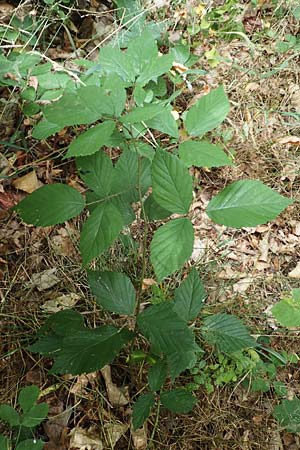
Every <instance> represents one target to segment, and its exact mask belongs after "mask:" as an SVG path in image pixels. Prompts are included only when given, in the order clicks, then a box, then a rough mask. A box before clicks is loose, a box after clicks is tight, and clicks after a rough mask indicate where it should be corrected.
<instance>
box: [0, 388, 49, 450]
mask: <svg viewBox="0 0 300 450" xmlns="http://www.w3.org/2000/svg"><path fill="white" fill-rule="evenodd" d="M39 394H40V390H39V388H38V387H37V386H34V385H32V386H27V387H25V388H22V389H21V391H20V393H19V396H18V404H19V411H20V412H18V411H17V410H16V409H14V408H13V407H12V406H10V405H0V419H1V420H2V421H3V422H5V423H6V424H7V425H8V426H9V427H10V429H11V431H12V439H11V440H10V439H8V438H7V437H6V436H4V435H0V449H1V450H11V449H12V448H14V449H15V450H41V449H42V448H43V447H44V442H43V441H41V440H40V439H36V438H35V435H34V430H35V428H36V427H37V426H38V425H40V423H41V422H42V421H43V420H45V419H46V417H47V415H48V409H49V406H48V405H47V403H36V401H37V400H38V398H39Z"/></svg>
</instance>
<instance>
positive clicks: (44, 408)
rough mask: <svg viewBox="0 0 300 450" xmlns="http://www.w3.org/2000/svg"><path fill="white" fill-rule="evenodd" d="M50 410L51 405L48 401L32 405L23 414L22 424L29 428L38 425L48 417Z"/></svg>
mask: <svg viewBox="0 0 300 450" xmlns="http://www.w3.org/2000/svg"><path fill="white" fill-rule="evenodd" d="M48 411H49V405H48V404H47V403H39V404H38V405H34V406H32V408H30V410H29V411H26V413H24V414H23V415H22V416H21V425H22V426H23V427H28V428H33V427H36V426H37V425H39V424H40V423H41V422H42V421H43V420H44V419H46V417H47V415H48Z"/></svg>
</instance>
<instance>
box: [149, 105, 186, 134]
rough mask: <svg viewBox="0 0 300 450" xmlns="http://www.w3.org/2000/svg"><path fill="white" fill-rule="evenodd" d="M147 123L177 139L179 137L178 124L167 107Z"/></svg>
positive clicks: (150, 126)
mask: <svg viewBox="0 0 300 450" xmlns="http://www.w3.org/2000/svg"><path fill="white" fill-rule="evenodd" d="M145 123H146V125H147V127H148V128H153V129H154V130H158V131H161V132H162V133H166V134H168V135H169V136H172V137H174V138H175V139H177V138H178V126H177V123H176V120H175V119H174V117H173V116H172V114H171V111H168V110H167V109H164V110H163V111H161V112H160V114H158V115H157V116H155V117H153V118H152V119H150V120H146V121H145Z"/></svg>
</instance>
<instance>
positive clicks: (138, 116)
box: [120, 103, 162, 124]
mask: <svg viewBox="0 0 300 450" xmlns="http://www.w3.org/2000/svg"><path fill="white" fill-rule="evenodd" d="M161 111H162V105H161V104H156V103H155V104H153V105H146V106H137V107H136V108H134V109H133V110H132V111H130V112H129V113H128V114H126V115H125V116H122V117H121V119H120V121H121V122H122V123H124V124H133V123H139V122H145V121H146V120H151V119H153V118H154V117H155V116H158V115H160V114H161Z"/></svg>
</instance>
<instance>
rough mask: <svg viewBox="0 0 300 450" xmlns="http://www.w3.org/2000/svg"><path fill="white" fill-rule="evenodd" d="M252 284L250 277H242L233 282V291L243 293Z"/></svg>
mask: <svg viewBox="0 0 300 450" xmlns="http://www.w3.org/2000/svg"><path fill="white" fill-rule="evenodd" d="M252 284H253V278H252V277H247V278H242V279H241V280H239V281H238V282H237V283H235V284H234V285H233V292H235V293H239V294H243V293H245V292H246V291H247V290H248V289H249V287H250V286H251V285H252Z"/></svg>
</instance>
